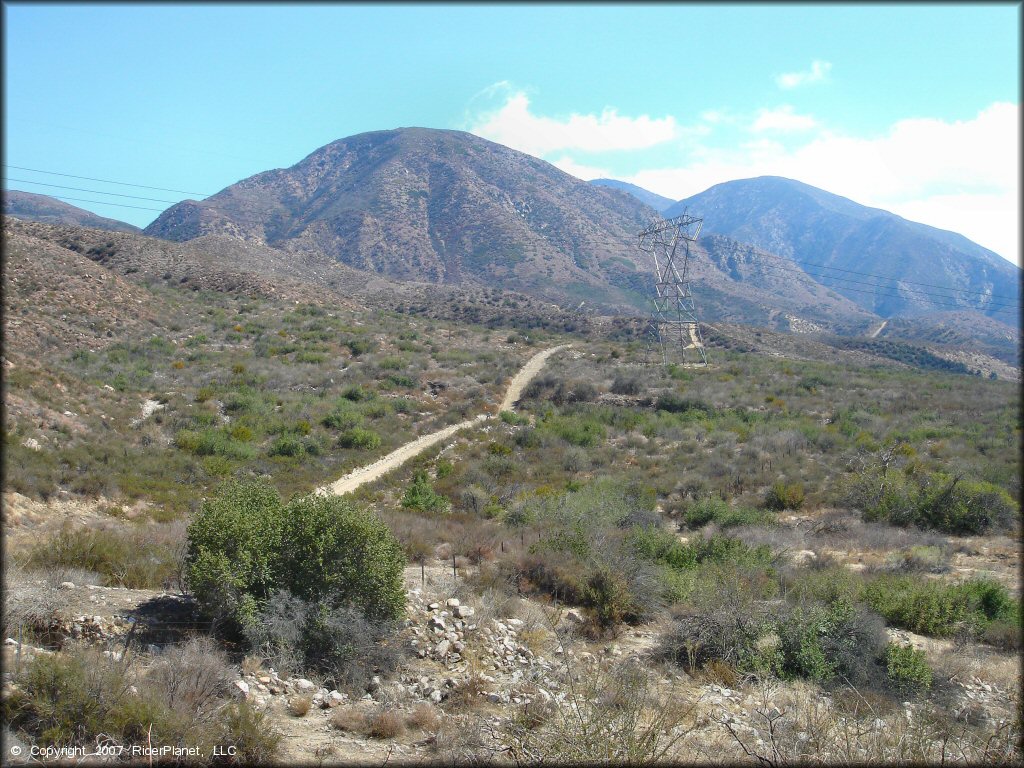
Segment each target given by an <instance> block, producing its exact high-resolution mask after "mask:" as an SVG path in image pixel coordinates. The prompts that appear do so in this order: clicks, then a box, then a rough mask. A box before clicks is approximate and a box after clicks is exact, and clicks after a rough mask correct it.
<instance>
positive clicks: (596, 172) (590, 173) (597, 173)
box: [551, 155, 613, 181]
mask: <svg viewBox="0 0 1024 768" xmlns="http://www.w3.org/2000/svg"><path fill="white" fill-rule="evenodd" d="M551 164H552V165H553V166H555V167H556V168H558V169H559V170H562V171H565V172H566V173H568V174H569V175H570V176H575V177H576V178H577V179H583V181H590V180H592V179H607V178H613V176H612V172H611V171H609V170H608V169H607V168H597V167H594V166H590V165H582V164H580V163H577V162H576V161H575V160H573V159H572V158H571V157H569V156H568V155H562V156H561V157H560V158H558V159H557V160H552V161H551Z"/></svg>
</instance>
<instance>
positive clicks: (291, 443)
mask: <svg viewBox="0 0 1024 768" xmlns="http://www.w3.org/2000/svg"><path fill="white" fill-rule="evenodd" d="M303 450H304V447H303V444H302V441H301V440H299V439H298V438H297V437H293V436H292V435H281V436H280V437H278V438H277V439H275V440H274V442H272V443H271V444H270V448H269V449H267V455H269V456H301V455H302V452H303Z"/></svg>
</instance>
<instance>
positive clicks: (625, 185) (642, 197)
mask: <svg viewBox="0 0 1024 768" xmlns="http://www.w3.org/2000/svg"><path fill="white" fill-rule="evenodd" d="M589 183H590V184H595V185H596V186H599V187H610V188H611V189H620V190H622V191H623V192H628V193H629V194H631V195H632V196H633V197H635V198H636V199H637V200H639V201H640V202H641V203H643V204H644V205H649V206H651V208H653V209H654V210H656V211H658V212H659V213H661V212H662V211H665V210H667V209H669V208H671V207H672V206H673V205H675V204H676V201H675V200H672V199H670V198H668V197H662V196H661V195H659V194H656V193H654V192H651V191H650V190H647V189H644V188H643V187H638V186H637V185H636V184H630V183H629V182H627V181H618V180H616V179H593V180H592V181H590V182H589Z"/></svg>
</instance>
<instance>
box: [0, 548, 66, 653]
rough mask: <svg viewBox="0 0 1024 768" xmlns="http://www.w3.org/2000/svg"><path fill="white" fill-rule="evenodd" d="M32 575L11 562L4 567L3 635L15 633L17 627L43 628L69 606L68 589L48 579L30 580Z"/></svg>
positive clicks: (1, 627) (0, 627)
mask: <svg viewBox="0 0 1024 768" xmlns="http://www.w3.org/2000/svg"><path fill="white" fill-rule="evenodd" d="M34 575H35V574H32V573H31V572H29V571H26V570H24V569H22V568H19V567H17V566H14V565H8V566H7V567H6V568H5V569H4V590H3V592H4V595H3V613H2V621H0V629H2V631H3V636H4V637H5V638H7V637H11V636H13V635H15V634H17V628H18V627H24V628H25V629H28V630H39V631H45V630H46V628H47V627H48V626H49V624H50V622H51V621H52V620H53V619H54V618H55V617H56V616H57V615H59V614H60V612H61V611H63V610H64V609H65V608H66V607H67V605H68V594H67V592H64V591H61V590H60V589H58V588H57V584H59V583H60V582H57V584H53V583H50V582H51V580H50V579H44V580H37V579H33V578H32V576H34Z"/></svg>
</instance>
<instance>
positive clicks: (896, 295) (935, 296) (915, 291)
mask: <svg viewBox="0 0 1024 768" xmlns="http://www.w3.org/2000/svg"><path fill="white" fill-rule="evenodd" d="M779 258H783V257H779ZM765 266H766V268H767V269H774V270H778V271H780V272H796V273H798V274H803V275H807V276H808V277H827V278H828V279H829V280H834V281H836V282H838V283H840V284H841V285H840V286H839V287H841V288H843V289H844V290H847V291H854V290H856V289H855V288H850V287H848V286H847V285H846V283H852V284H854V285H867V286H871V287H873V288H880V289H887V288H890V286H887V285H878V284H877V283H869V282H867V281H864V280H854V279H853V278H849V277H836V276H835V275H822V274H818V273H814V272H808V271H806V270H803V269H791V268H789V267H783V266H768V265H765ZM818 285H821V286H822V287H823V288H831V287H832V286H830V285H825V284H824V283H818ZM904 290H905V291H906V292H908V293H911V294H913V295H914V296H926V297H929V298H932V299H947V300H950V301H952V300H955V299H956V297H955V296H947V295H945V294H942V293H930V292H928V291H921V290H918V289H916V288H906V289H904ZM859 292H860V293H873V294H874V295H876V296H887V297H890V298H906V296H905V295H903V294H899V293H879V292H878V291H865V290H863V289H861V290H860V291H859ZM979 295H982V296H988V295H990V294H979ZM947 306H951V307H962V306H963V305H962V304H956V303H952V304H948V305H947ZM1000 307H1015V308H1017V309H1019V308H1020V304H1016V303H1014V304H1009V303H1004V302H992V303H991V304H989V305H988V307H987V309H997V308H1000Z"/></svg>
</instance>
